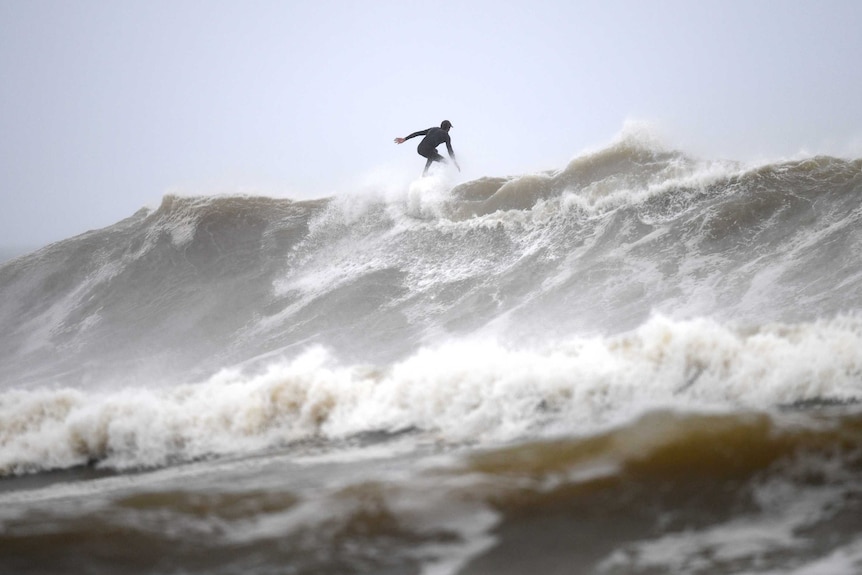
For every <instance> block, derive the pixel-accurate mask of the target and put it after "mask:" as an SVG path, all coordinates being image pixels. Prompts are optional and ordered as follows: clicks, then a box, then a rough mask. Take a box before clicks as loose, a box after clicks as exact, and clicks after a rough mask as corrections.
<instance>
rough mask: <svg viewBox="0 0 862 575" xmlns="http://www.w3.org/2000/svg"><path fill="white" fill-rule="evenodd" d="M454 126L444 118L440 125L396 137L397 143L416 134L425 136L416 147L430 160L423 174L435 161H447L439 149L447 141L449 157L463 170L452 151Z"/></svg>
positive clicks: (401, 142)
mask: <svg viewBox="0 0 862 575" xmlns="http://www.w3.org/2000/svg"><path fill="white" fill-rule="evenodd" d="M450 128H452V122H450V121H449V120H443V122H442V123H441V124H440V127H439V128H437V127H434V128H428V129H427V130H421V131H419V132H413V133H412V134H410V135H409V136H407V137H406V138H395V143H396V144H403V143H404V142H406V141H407V140H409V139H410V138H415V137H416V136H425V137H424V138H422V141H421V142H419V147H418V148H416V151H417V152H419V155H420V156H422V157H423V158H427V159H428V161H427V162H425V169H424V170H423V171H422V175H423V176H424V175H426V174H427V173H428V168H429V167H430V166H431V164H432V163H433V162H445V161H446V158H444V157H443V156H441V155H440V153H439V152H438V151H437V146H439V145H440V144H442V143H444V142H445V143H446V150H448V152H449V157H450V158H452V162H453V163H454V164H455V167H456V168H458V171H459V172H460V171H461V166H459V165H458V160H456V159H455V152H453V151H452V140H451V138H449V129H450Z"/></svg>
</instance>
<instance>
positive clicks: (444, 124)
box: [440, 120, 454, 132]
mask: <svg viewBox="0 0 862 575" xmlns="http://www.w3.org/2000/svg"><path fill="white" fill-rule="evenodd" d="M440 127H441V128H443V129H444V130H446V131H447V132H448V131H449V128H452V127H454V126H452V122H450V121H449V120H443V122H442V123H441V124H440Z"/></svg>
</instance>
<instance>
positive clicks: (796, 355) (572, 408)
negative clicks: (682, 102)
mask: <svg viewBox="0 0 862 575" xmlns="http://www.w3.org/2000/svg"><path fill="white" fill-rule="evenodd" d="M860 374H862V320H860V319H857V318H838V319H833V320H830V321H822V322H814V323H806V324H799V325H775V326H772V327H767V328H762V329H760V330H758V331H756V332H752V333H747V332H745V331H739V330H734V329H731V328H729V327H727V326H722V325H719V324H717V323H715V322H713V321H709V320H693V321H685V322H677V321H671V320H669V319H666V318H662V317H656V318H653V319H652V320H651V321H649V322H647V323H646V324H645V325H643V326H642V327H641V328H639V329H637V330H635V331H633V332H630V333H628V334H624V335H621V336H617V337H611V338H602V337H594V338H574V339H570V340H566V341H564V342H560V343H556V344H549V345H546V346H544V347H542V348H537V349H526V348H523V349H515V348H512V347H510V346H505V345H503V344H501V343H499V342H497V341H493V340H482V339H471V340H459V341H452V342H450V343H448V344H445V345H441V346H439V347H436V348H425V349H422V350H421V351H419V352H418V353H416V354H414V355H413V356H411V357H409V358H407V359H405V360H403V361H400V362H398V363H396V364H394V365H391V366H389V367H386V366H382V367H378V368H373V367H368V366H344V365H338V364H337V363H335V362H333V361H332V359H331V358H330V357H329V356H328V354H327V353H326V352H325V350H323V349H322V348H316V349H313V350H310V351H308V352H307V353H305V354H304V355H302V356H301V357H299V358H298V359H296V360H294V361H291V362H287V363H279V364H274V365H271V366H270V367H269V368H268V369H267V370H266V371H264V372H262V373H259V374H256V375H246V374H242V373H240V372H238V371H224V372H222V373H220V374H218V375H217V376H215V377H213V378H211V379H210V380H208V381H206V382H203V383H199V384H194V385H181V386H177V387H174V388H159V389H143V388H132V389H123V390H118V391H111V392H105V391H103V392H96V391H81V390H72V389H60V390H47V389H45V390H30V391H21V390H18V391H9V392H5V393H4V394H2V395H0V422H2V423H0V469H2V471H3V473H4V474H8V473H16V472H24V471H28V470H39V469H49V468H63V467H69V466H74V465H78V464H82V463H85V462H87V461H90V460H96V461H98V462H101V464H103V465H107V466H111V467H116V468H121V469H122V468H129V467H138V466H154V465H155V466H158V465H164V464H167V463H170V462H175V461H184V460H189V459H194V458H198V457H202V456H207V455H213V454H230V453H238V452H247V451H249V450H256V449H265V448H268V447H272V446H276V445H283V444H285V443H286V442H291V441H295V440H299V439H303V438H308V437H324V438H343V437H348V436H350V435H352V434H357V433H362V432H367V431H375V430H383V431H391V432H394V431H399V430H404V429H418V430H424V431H425V432H427V433H431V434H434V435H435V436H437V437H439V438H441V439H443V440H447V441H463V440H468V439H469V440H479V441H497V440H504V439H511V438H516V437H520V436H523V435H524V434H527V433H533V432H535V431H536V430H539V429H542V428H545V429H552V430H555V431H559V430H567V431H572V430H581V431H584V430H589V429H590V428H591V427H593V426H596V425H601V424H603V423H607V422H608V421H609V420H610V419H614V418H621V417H629V416H632V415H634V414H636V413H638V412H641V411H642V410H643V409H647V408H650V407H657V406H660V405H661V406H668V405H671V406H674V405H675V406H679V407H718V408H721V407H722V406H730V407H740V406H743V407H751V408H755V409H759V408H769V407H771V406H774V405H777V404H785V403H792V402H799V401H805V400H812V399H820V398H827V399H831V400H836V399H837V400H850V399H858V398H859V397H860V396H862V383H860Z"/></svg>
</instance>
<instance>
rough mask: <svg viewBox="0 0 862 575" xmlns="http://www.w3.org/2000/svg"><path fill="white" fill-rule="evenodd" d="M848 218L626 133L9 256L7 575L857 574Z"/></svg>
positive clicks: (841, 189)
mask: <svg viewBox="0 0 862 575" xmlns="http://www.w3.org/2000/svg"><path fill="white" fill-rule="evenodd" d="M860 197H862V160H846V159H839V158H833V157H825V156H817V157H800V158H796V159H793V160H786V161H777V162H761V163H759V164H756V165H753V164H745V163H740V162H733V161H716V160H704V159H698V158H693V157H691V156H688V155H686V154H685V153H683V152H679V151H674V150H668V149H665V148H663V147H661V146H659V145H657V144H655V143H652V142H650V141H647V140H644V139H639V138H637V137H634V136H624V137H621V138H620V139H619V140H618V141H616V142H615V143H613V144H611V145H609V146H607V147H606V148H604V149H600V150H596V151H593V152H589V153H585V154H582V155H580V156H578V157H576V158H574V159H573V160H572V161H571V162H570V163H569V164H568V165H566V166H564V167H562V168H560V169H559V170H556V171H552V172H547V173H539V174H529V175H521V176H512V177H490V176H489V177H487V178H482V179H479V180H475V181H470V182H466V183H463V184H460V185H457V186H454V187H453V186H452V185H451V184H449V183H447V180H446V178H445V176H441V175H440V174H438V175H435V176H431V177H428V178H424V179H421V180H417V181H414V182H412V183H410V184H409V185H406V186H403V187H398V186H394V185H380V186H377V187H375V186H371V187H368V186H366V187H365V188H363V189H362V190H361V191H357V193H355V194H346V195H344V196H339V197H335V198H327V199H320V200H315V201H292V200H289V199H275V198H268V197H254V196H218V197H177V196H167V197H165V198H164V199H163V201H162V203H161V205H160V206H159V207H158V208H157V209H142V210H141V211H139V212H137V213H135V214H133V215H131V216H130V217H128V218H127V219H125V220H123V221H120V222H118V223H116V224H114V225H112V226H109V227H107V228H104V229H101V230H96V231H92V232H88V233H86V234H83V235H80V236H77V237H73V238H69V239H67V240H65V241H61V242H58V243H55V244H52V245H50V246H47V247H45V248H43V249H41V250H39V251H36V252H34V253H31V254H28V255H24V256H21V257H18V258H16V259H12V260H10V261H6V262H4V263H0V325H2V328H3V329H2V330H0V573H15V574H37V573H38V574H42V573H87V574H102V573H105V574H113V573H125V574H137V573H141V574H165V575H167V574H198V573H200V574H240V573H242V574H287V573H297V574H300V573H301V574H305V573H308V574H311V573H315V574H317V573H332V574H343V573H369V574H371V573H374V574H388V573H391V574H396V573H397V574H414V573H415V574H425V575H442V574H463V575H468V574H469V575H473V574H495V575H501V574H502V575H505V574H521V573H530V572H537V573H543V574H556V573H567V574H569V573H575V574H580V573H583V574H658V573H685V574H713V573H744V574H764V575H765V574H769V575H772V574H788V573H789V574H796V575H810V574H835V575H838V574H848V575H849V574H857V573H860V572H862V406H860V403H859V402H860V399H862V314H860V311H862V265H860V259H859V258H860V254H862V207H860Z"/></svg>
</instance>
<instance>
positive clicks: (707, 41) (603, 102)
mask: <svg viewBox="0 0 862 575" xmlns="http://www.w3.org/2000/svg"><path fill="white" fill-rule="evenodd" d="M860 29H862V2H859V1H857V0H848V1H844V2H838V1H823V0H819V1H813V0H812V1H764V0H747V1H731V0H722V1H709V0H691V1H685V2H682V1H650V0H641V1H619V0H618V1H607V0H603V1H596V2H578V1H574V0H568V1H559V2H543V1H518V2H507V1H505V0H488V1H471V0H454V1H450V0H435V1H434V2H412V1H409V0H391V1H389V0H387V1H373V0H372V1H366V2H359V1H348V0H341V1H335V0H329V1H325V0H324V1H321V0H315V1H310V0H309V1H304V0H294V1H281V2H278V1H261V0H243V1H239V0H237V1H231V2H228V1H218V0H170V1H163V0H146V1H144V0H141V1H138V2H133V1H131V0H130V1H114V0H102V1H96V0H78V1H61V0H56V1H45V0H0V194H2V197H1V198H0V234H2V235H0V245H31V246H38V245H41V244H44V243H46V242H49V241H54V240H58V239H62V238H65V237H68V236H71V235H74V234H77V233H81V232H83V231H86V230H88V229H92V228H97V227H102V226H106V225H109V224H112V223H114V222H116V221H118V220H119V219H122V218H124V217H126V216H128V215H131V214H132V213H134V212H135V211H136V210H137V209H138V208H140V207H142V206H145V205H148V206H155V205H157V204H158V202H159V200H160V198H161V196H162V195H163V194H165V193H167V192H169V191H172V190H177V191H181V192H182V193H186V194H198V193H200V194H209V193H223V192H254V193H264V194H271V195H277V196H284V197H295V198H308V197H322V196H327V195H331V194H335V193H338V194H346V193H350V192H351V189H355V188H356V187H357V186H358V185H360V182H363V181H366V180H367V178H368V176H369V174H378V176H377V177H381V176H380V174H391V176H390V177H391V178H395V179H398V178H402V179H404V181H405V184H406V183H407V182H409V180H410V178H413V177H416V176H418V175H419V173H420V172H421V169H422V166H423V161H422V158H420V157H418V156H417V155H416V154H415V145H413V144H414V142H413V141H411V142H408V143H407V144H405V145H403V146H395V145H394V144H393V143H392V139H393V138H394V137H395V136H405V135H407V134H408V133H410V132H412V131H415V130H419V129H423V128H426V127H428V126H431V125H435V124H439V122H440V121H441V120H443V119H449V120H451V121H452V123H453V124H454V125H455V127H454V128H453V130H452V132H451V134H452V140H453V145H454V148H455V151H456V153H457V154H458V156H459V160H460V162H461V166H462V168H463V172H462V173H461V174H460V175H458V178H459V181H460V180H466V179H472V178H476V177H480V176H483V175H512V174H518V173H524V172H528V171H533V170H538V169H551V168H559V167H562V166H563V165H564V164H565V163H566V162H567V161H568V160H569V159H570V158H572V157H574V156H575V155H576V154H578V153H579V152H581V151H582V150H584V149H587V148H596V147H599V146H601V145H603V144H605V143H607V142H609V141H611V140H612V139H613V137H614V135H615V134H616V133H617V132H619V131H620V129H621V128H622V126H623V124H624V123H625V122H626V120H627V119H642V120H647V121H651V122H655V123H656V124H658V125H659V126H661V129H662V131H663V132H664V133H666V135H667V137H668V140H669V142H668V143H669V144H670V145H673V146H675V147H679V148H682V149H684V150H686V151H688V152H690V153H693V154H695V155H700V156H706V157H725V158H732V159H750V158H752V157H755V156H756V157H770V158H772V157H780V156H786V155H792V154H795V153H797V152H799V151H808V152H811V153H832V154H836V155H844V156H848V155H857V156H858V155H862V105H860V102H862V34H860V33H859V31H860Z"/></svg>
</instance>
